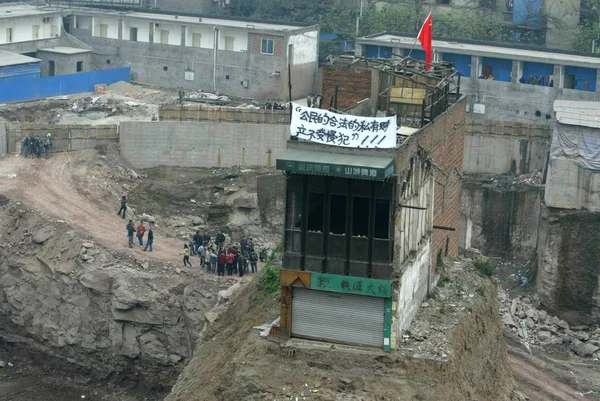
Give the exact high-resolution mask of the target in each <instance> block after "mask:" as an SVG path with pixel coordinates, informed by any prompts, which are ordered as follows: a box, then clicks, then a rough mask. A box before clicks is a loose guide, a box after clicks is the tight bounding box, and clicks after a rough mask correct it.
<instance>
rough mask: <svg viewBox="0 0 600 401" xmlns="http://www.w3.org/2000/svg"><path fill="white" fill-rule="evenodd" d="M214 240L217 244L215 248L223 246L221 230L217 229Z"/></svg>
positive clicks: (223, 238)
mask: <svg viewBox="0 0 600 401" xmlns="http://www.w3.org/2000/svg"><path fill="white" fill-rule="evenodd" d="M215 242H216V244H217V249H218V248H221V247H222V246H223V244H224V243H225V234H223V232H222V231H219V233H218V234H217V238H216V239H215Z"/></svg>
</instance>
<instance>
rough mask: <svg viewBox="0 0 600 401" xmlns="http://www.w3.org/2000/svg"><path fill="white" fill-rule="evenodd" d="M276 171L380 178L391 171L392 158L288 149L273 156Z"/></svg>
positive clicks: (368, 178) (370, 178)
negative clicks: (274, 157)
mask: <svg viewBox="0 0 600 401" xmlns="http://www.w3.org/2000/svg"><path fill="white" fill-rule="evenodd" d="M276 167H277V169H278V170H284V171H289V172H291V173H295V174H310V175H328V176H335V177H342V178H354V179H363V180H375V181H384V180H385V179H387V178H389V177H391V176H392V175H393V174H394V170H395V168H394V158H393V157H376V156H359V155H349V154H340V153H330V152H320V151H316V150H302V149H288V150H286V151H284V152H282V153H281V154H280V155H279V156H278V157H277V163H276Z"/></svg>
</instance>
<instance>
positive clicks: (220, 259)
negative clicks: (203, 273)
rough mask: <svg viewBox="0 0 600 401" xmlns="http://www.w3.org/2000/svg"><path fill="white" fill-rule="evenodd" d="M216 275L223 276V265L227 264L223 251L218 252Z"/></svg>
mask: <svg viewBox="0 0 600 401" xmlns="http://www.w3.org/2000/svg"><path fill="white" fill-rule="evenodd" d="M217 263H218V267H217V274H218V275H219V276H225V264H226V263H227V255H225V251H220V252H219V256H218V257H217Z"/></svg>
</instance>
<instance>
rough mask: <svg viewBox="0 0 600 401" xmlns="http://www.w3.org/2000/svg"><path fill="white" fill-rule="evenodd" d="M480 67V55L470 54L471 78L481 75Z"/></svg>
mask: <svg viewBox="0 0 600 401" xmlns="http://www.w3.org/2000/svg"><path fill="white" fill-rule="evenodd" d="M481 68H482V67H481V57H479V56H471V78H474V79H477V78H479V76H480V75H481Z"/></svg>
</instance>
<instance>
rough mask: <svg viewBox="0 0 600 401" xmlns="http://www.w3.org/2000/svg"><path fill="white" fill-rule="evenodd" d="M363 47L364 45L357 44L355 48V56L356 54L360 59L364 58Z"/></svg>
mask: <svg viewBox="0 0 600 401" xmlns="http://www.w3.org/2000/svg"><path fill="white" fill-rule="evenodd" d="M363 46H364V45H359V44H357V45H356V46H355V48H354V54H355V55H356V56H359V57H360V56H362V55H363Z"/></svg>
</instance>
